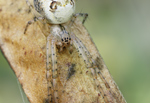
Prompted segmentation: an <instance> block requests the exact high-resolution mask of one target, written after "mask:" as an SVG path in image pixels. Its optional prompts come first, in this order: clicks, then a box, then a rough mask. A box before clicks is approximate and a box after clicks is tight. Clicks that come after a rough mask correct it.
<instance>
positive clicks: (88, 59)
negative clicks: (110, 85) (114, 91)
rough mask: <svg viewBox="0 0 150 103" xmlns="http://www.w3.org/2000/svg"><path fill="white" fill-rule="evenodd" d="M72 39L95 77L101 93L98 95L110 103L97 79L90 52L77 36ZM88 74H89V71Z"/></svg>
mask: <svg viewBox="0 0 150 103" xmlns="http://www.w3.org/2000/svg"><path fill="white" fill-rule="evenodd" d="M72 38H73V44H74V46H75V48H76V49H77V50H78V51H79V55H80V56H81V57H82V58H83V60H84V62H85V63H86V66H87V69H90V71H91V73H92V75H93V77H94V81H95V83H96V85H97V88H98V89H99V91H100V93H99V94H98V95H100V94H102V98H104V101H105V102H106V103H109V101H108V98H107V97H108V95H107V94H106V93H105V92H104V91H103V88H102V86H101V84H100V83H99V81H98V79H97V73H96V71H95V69H96V67H95V65H94V63H93V60H92V57H91V55H90V53H89V52H88V50H87V49H86V47H85V46H84V44H83V43H82V42H81V41H80V40H79V38H77V37H76V36H72ZM97 69H98V68H97ZM97 69H96V70H97ZM86 72H88V70H87V71H86ZM103 79H105V78H104V77H103ZM104 82H106V81H104Z"/></svg>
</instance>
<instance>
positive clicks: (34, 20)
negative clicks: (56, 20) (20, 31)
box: [24, 17, 44, 34]
mask: <svg viewBox="0 0 150 103" xmlns="http://www.w3.org/2000/svg"><path fill="white" fill-rule="evenodd" d="M43 19H44V18H43V17H34V19H33V20H31V21H28V23H27V25H26V27H25V30H24V34H26V31H27V29H28V27H29V25H31V24H32V23H34V22H36V21H38V20H43Z"/></svg>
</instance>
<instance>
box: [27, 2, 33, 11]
mask: <svg viewBox="0 0 150 103" xmlns="http://www.w3.org/2000/svg"><path fill="white" fill-rule="evenodd" d="M26 3H27V5H28V6H29V8H30V9H31V8H32V9H33V5H31V3H30V2H29V0H26Z"/></svg>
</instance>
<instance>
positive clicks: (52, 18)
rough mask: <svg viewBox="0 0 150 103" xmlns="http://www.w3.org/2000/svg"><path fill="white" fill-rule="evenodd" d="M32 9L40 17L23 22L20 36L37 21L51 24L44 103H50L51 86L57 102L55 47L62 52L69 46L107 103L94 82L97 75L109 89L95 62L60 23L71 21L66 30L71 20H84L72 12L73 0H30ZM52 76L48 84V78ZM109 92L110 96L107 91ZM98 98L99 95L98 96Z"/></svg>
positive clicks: (47, 45)
mask: <svg viewBox="0 0 150 103" xmlns="http://www.w3.org/2000/svg"><path fill="white" fill-rule="evenodd" d="M33 2H34V9H35V10H36V11H37V12H38V13H39V14H40V15H41V16H40V17H35V18H34V20H31V21H29V22H28V23H27V25H26V28H25V31H24V34H25V33H26V30H27V28H28V26H29V25H30V24H32V23H33V22H35V21H37V20H43V19H46V21H47V23H49V24H53V25H52V26H51V29H50V31H51V32H50V33H51V34H49V35H48V36H47V42H46V78H47V86H48V87H47V88H48V100H47V103H52V102H53V101H52V92H51V91H52V87H53V91H54V94H53V95H54V101H55V103H58V99H59V98H58V86H57V79H58V78H57V77H58V74H57V54H56V47H59V51H60V52H61V51H63V48H64V47H70V51H71V50H72V46H74V47H75V48H76V49H77V50H78V52H79V55H80V56H81V57H82V58H83V60H84V62H85V64H86V67H87V68H90V70H91V73H92V75H93V77H94V81H95V83H96V85H97V88H99V90H100V93H101V94H102V95H103V97H104V99H105V102H106V103H107V102H108V100H107V98H106V94H105V93H104V91H103V90H102V89H101V88H102V87H101V86H100V85H99V81H98V80H97V76H96V75H97V74H98V75H100V77H101V79H102V80H103V81H104V82H105V84H106V85H107V88H108V89H109V88H110V87H109V85H108V83H107V81H106V80H105V78H104V77H103V75H102V74H101V72H100V71H99V69H98V67H97V66H96V63H95V61H94V60H93V59H92V56H91V55H90V53H89V51H88V50H87V49H86V47H85V46H84V44H83V43H82V41H81V40H80V39H79V38H78V37H76V36H75V35H74V34H73V33H72V32H68V31H67V30H66V29H65V27H64V26H63V23H66V22H68V21H69V20H71V23H70V24H69V26H68V28H69V27H71V26H72V25H73V22H74V20H75V19H76V18H77V17H78V16H82V17H84V18H83V21H82V24H84V22H85V20H86V19H87V17H88V14H87V13H77V14H74V12H75V0H34V1H33ZM26 3H27V4H28V6H29V7H30V8H33V6H32V5H31V4H30V2H29V1H28V0H26ZM51 76H52V81H51V79H50V77H51ZM109 91H110V92H111V93H112V91H111V89H109ZM98 95H99V94H98Z"/></svg>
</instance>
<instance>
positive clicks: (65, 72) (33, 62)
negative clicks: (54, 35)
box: [0, 0, 126, 103]
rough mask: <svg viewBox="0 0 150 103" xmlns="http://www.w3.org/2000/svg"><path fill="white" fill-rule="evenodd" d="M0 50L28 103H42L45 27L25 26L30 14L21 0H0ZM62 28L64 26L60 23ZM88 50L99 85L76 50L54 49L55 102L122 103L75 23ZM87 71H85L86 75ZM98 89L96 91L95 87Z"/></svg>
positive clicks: (44, 92)
mask: <svg viewBox="0 0 150 103" xmlns="http://www.w3.org/2000/svg"><path fill="white" fill-rule="evenodd" d="M0 2H1V4H0V47H1V49H2V52H3V54H4V56H5V57H6V59H7V60H8V62H9V64H10V66H11V68H12V70H13V71H14V72H15V74H16V76H17V78H18V80H19V82H20V83H21V85H22V88H23V90H24V92H25V94H26V95H27V97H28V99H29V101H30V102H31V103H44V102H45V101H46V99H47V80H46V69H45V68H46V50H45V48H46V36H45V35H47V34H48V33H49V28H48V24H43V23H42V22H40V21H39V22H36V23H34V24H32V25H30V26H29V28H28V29H27V33H26V34H24V30H25V26H26V24H27V22H28V21H30V20H32V18H33V15H32V13H31V12H29V7H28V6H27V4H26V3H25V0H24V1H22V0H5V1H4V0H0ZM64 25H67V23H66V24H64ZM71 28H72V29H71V32H73V33H74V34H75V35H76V36H77V37H78V38H79V39H80V40H81V41H82V42H83V44H84V45H85V47H86V48H87V49H88V51H89V52H90V54H91V55H92V58H93V59H94V60H95V61H96V66H97V67H98V69H99V70H100V73H99V74H97V75H98V76H97V80H98V82H99V84H100V85H99V86H98V85H96V83H95V81H94V78H93V75H92V74H91V72H90V70H89V71H88V70H87V68H86V65H85V63H84V61H83V59H82V58H81V57H80V56H79V54H78V52H77V50H76V49H75V48H73V52H72V53H71V54H70V52H69V51H68V50H67V49H64V50H63V51H62V52H59V51H58V50H57V59H58V61H57V66H58V74H59V76H58V86H59V89H58V94H59V103H80V102H84V103H103V102H105V103H108V102H110V103H125V102H126V101H125V99H124V98H123V96H122V94H121V92H120V91H119V89H118V87H117V85H116V83H115V82H114V80H113V79H112V77H111V75H110V73H109V71H108V69H107V67H106V65H105V64H104V62H103V59H102V57H101V56H100V54H99V52H98V50H97V48H96V47H95V44H94V43H93V41H92V40H91V37H90V35H89V33H88V32H87V30H86V29H85V27H84V26H83V25H82V23H81V22H80V21H79V20H76V21H75V22H74V25H73V26H72V27H71ZM87 71H88V72H87ZM97 87H99V89H98V88H97ZM99 91H100V92H99Z"/></svg>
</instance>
